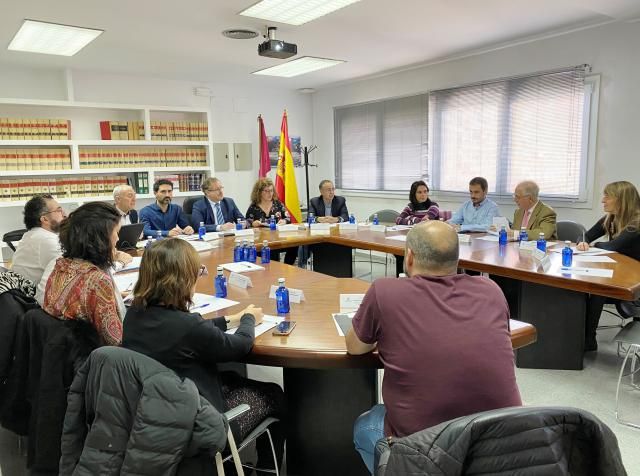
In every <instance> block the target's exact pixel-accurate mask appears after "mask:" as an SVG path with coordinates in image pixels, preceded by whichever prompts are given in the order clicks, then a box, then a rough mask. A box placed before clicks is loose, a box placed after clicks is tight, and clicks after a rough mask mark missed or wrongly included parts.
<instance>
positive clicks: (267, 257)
mask: <svg viewBox="0 0 640 476" xmlns="http://www.w3.org/2000/svg"><path fill="white" fill-rule="evenodd" d="M260 258H261V259H262V264H266V263H270V262H271V248H269V242H268V241H267V240H264V241H263V242H262V251H261V252H260Z"/></svg>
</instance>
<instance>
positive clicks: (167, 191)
mask: <svg viewBox="0 0 640 476" xmlns="http://www.w3.org/2000/svg"><path fill="white" fill-rule="evenodd" d="M153 193H154V195H155V196H156V203H152V204H151V205H147V206H146V207H144V208H143V209H142V210H140V221H141V222H142V223H144V236H154V237H155V236H156V234H157V232H158V230H160V231H161V232H162V236H178V235H182V234H184V235H192V234H193V228H191V226H190V225H189V220H187V217H186V216H185V214H184V213H183V212H182V207H180V206H179V205H174V204H173V203H171V200H172V199H173V183H171V182H170V181H169V180H166V179H160V180H158V181H157V182H156V183H154V184H153Z"/></svg>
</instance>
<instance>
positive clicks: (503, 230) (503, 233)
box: [498, 225, 509, 245]
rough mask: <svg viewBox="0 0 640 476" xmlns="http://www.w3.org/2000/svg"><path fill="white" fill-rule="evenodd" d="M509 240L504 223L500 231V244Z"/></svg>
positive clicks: (504, 243)
mask: <svg viewBox="0 0 640 476" xmlns="http://www.w3.org/2000/svg"><path fill="white" fill-rule="evenodd" d="M508 241H509V238H508V237H507V227H506V226H504V225H502V227H501V228H500V233H498V243H499V244H500V245H506V244H507V242H508Z"/></svg>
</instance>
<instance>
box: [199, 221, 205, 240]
mask: <svg viewBox="0 0 640 476" xmlns="http://www.w3.org/2000/svg"><path fill="white" fill-rule="evenodd" d="M206 234H207V228H206V227H205V226H204V222H203V221H201V222H200V226H199V227H198V239H199V240H204V235H206Z"/></svg>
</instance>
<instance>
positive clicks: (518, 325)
mask: <svg viewBox="0 0 640 476" xmlns="http://www.w3.org/2000/svg"><path fill="white" fill-rule="evenodd" d="M529 326H531V324H529V323H528V322H523V321H516V320H515V319H509V329H511V332H513V331H515V330H518V329H522V328H523V327H529Z"/></svg>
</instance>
